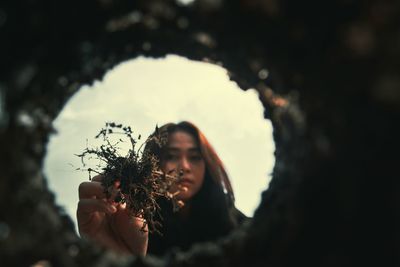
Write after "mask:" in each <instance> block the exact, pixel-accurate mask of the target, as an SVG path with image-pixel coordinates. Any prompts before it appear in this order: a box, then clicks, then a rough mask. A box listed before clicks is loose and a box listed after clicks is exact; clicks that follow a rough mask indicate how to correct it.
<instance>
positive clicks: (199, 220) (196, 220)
mask: <svg viewBox="0 0 400 267" xmlns="http://www.w3.org/2000/svg"><path fill="white" fill-rule="evenodd" d="M210 210H211V212H210V214H208V215H205V214H203V215H202V216H191V217H190V218H188V219H187V220H185V221H183V220H181V219H179V217H178V216H176V214H173V215H172V216H171V219H169V220H167V221H164V222H163V228H162V230H161V232H162V233H163V236H160V235H158V234H156V233H153V234H152V233H151V234H150V235H149V246H148V253H149V254H154V255H163V254H164V253H165V252H166V251H167V250H169V249H172V248H174V247H175V248H176V247H177V248H180V249H182V250H187V249H189V248H190V247H191V246H192V245H193V244H195V243H198V242H206V241H216V240H218V239H219V238H222V237H224V236H226V235H228V234H229V233H230V232H232V231H233V230H234V229H235V228H236V227H238V226H240V225H241V224H242V223H243V222H244V221H245V220H246V219H248V218H247V217H246V216H245V215H244V214H243V213H242V212H240V211H239V210H238V209H236V208H232V209H231V212H230V214H229V220H226V218H222V217H221V216H224V215H223V213H222V214H221V213H220V214H211V213H213V212H212V209H210Z"/></svg>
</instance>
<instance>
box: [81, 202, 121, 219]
mask: <svg viewBox="0 0 400 267" xmlns="http://www.w3.org/2000/svg"><path fill="white" fill-rule="evenodd" d="M116 211H117V209H116V207H115V206H113V205H111V204H109V203H107V202H105V201H103V200H100V199H81V200H79V202H78V209H77V215H78V219H79V215H85V214H91V213H94V212H104V213H108V214H112V213H115V212H116Z"/></svg>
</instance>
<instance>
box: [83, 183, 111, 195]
mask: <svg viewBox="0 0 400 267" xmlns="http://www.w3.org/2000/svg"><path fill="white" fill-rule="evenodd" d="M78 191H79V199H90V198H98V199H103V198H106V195H105V193H104V187H103V186H102V185H101V183H99V182H83V183H81V184H80V185H79V189H78Z"/></svg>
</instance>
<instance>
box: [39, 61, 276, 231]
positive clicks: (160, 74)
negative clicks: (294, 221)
mask: <svg viewBox="0 0 400 267" xmlns="http://www.w3.org/2000/svg"><path fill="white" fill-rule="evenodd" d="M182 120H188V121H191V122H193V123H195V124H196V125H197V126H198V127H199V128H200V129H201V130H202V131H203V132H204V133H205V135H206V136H207V138H208V140H209V141H210V143H211V144H212V145H213V147H214V148H215V149H216V151H217V153H218V155H219V156H220V158H221V159H222V161H223V163H224V165H225V167H226V170H227V172H228V175H229V177H230V179H231V182H232V185H233V190H234V193H235V197H236V207H237V208H238V209H239V210H241V211H242V212H243V213H245V214H246V215H247V216H250V217H251V216H252V215H253V212H254V210H255V208H256V207H257V206H258V204H259V202H260V196H261V192H262V191H264V190H265V189H266V188H267V186H268V183H269V180H270V173H271V172H272V168H273V166H274V163H275V158H274V154H273V152H274V149H275V145H274V142H273V138H272V125H271V123H270V121H268V120H265V119H264V118H263V107H262V106H261V105H260V102H259V100H258V96H257V93H256V91H255V90H252V89H249V90H247V91H243V90H241V89H240V88H238V86H237V84H236V83H234V82H232V81H230V80H229V77H228V75H227V71H226V70H225V69H224V68H222V67H220V66H217V65H213V64H209V63H202V62H195V61H190V60H188V59H185V58H182V57H178V56H174V55H169V56H167V57H166V58H165V59H150V58H144V57H139V58H137V59H134V60H130V61H127V62H124V63H121V64H120V65H118V66H116V67H115V68H114V69H112V70H110V71H109V72H108V73H107V74H106V75H105V77H104V79H103V81H102V82H100V81H95V82H94V84H93V85H92V86H88V85H85V86H82V88H81V89H80V90H79V92H78V93H76V94H75V95H74V96H73V97H72V98H71V99H70V100H69V102H68V103H67V104H66V106H65V107H64V109H63V110H62V112H61V113H60V114H59V116H58V117H57V118H56V120H55V121H54V127H55V128H56V130H57V134H55V135H53V136H51V138H50V142H49V144H48V147H47V155H46V158H45V166H44V171H45V174H46V176H47V177H48V182H49V187H50V189H51V190H52V191H53V192H55V194H56V199H57V203H58V204H59V205H61V206H63V207H64V208H65V210H66V212H67V214H69V215H70V216H71V218H72V219H73V221H74V222H75V224H76V218H75V213H76V205H77V202H78V194H77V189H78V185H79V184H80V183H81V182H83V181H87V180H88V173H87V172H82V171H78V170H76V169H77V168H79V167H82V165H81V162H80V158H78V157H77V156H76V154H80V153H81V152H82V151H83V150H84V149H85V148H86V147H88V146H89V147H95V146H97V145H98V143H97V141H96V140H95V138H94V137H95V136H96V135H97V133H98V132H99V130H100V129H101V128H102V127H103V126H104V125H105V123H106V122H118V123H123V124H124V125H129V126H131V127H132V129H133V131H134V134H135V135H136V136H137V135H139V134H141V135H142V136H143V137H147V136H148V135H149V134H150V133H152V132H153V130H154V127H155V125H156V124H157V125H163V124H164V123H167V122H178V121H182ZM144 139H145V138H142V140H144Z"/></svg>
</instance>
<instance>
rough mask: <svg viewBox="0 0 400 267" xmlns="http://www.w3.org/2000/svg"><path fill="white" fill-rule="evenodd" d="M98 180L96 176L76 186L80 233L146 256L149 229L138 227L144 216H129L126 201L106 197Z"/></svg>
mask: <svg viewBox="0 0 400 267" xmlns="http://www.w3.org/2000/svg"><path fill="white" fill-rule="evenodd" d="M101 179H102V176H101V175H98V176H96V177H94V178H93V179H92V181H91V182H83V183H81V184H80V185H79V202H78V209H77V213H76V214H77V218H78V227H79V233H80V234H81V236H82V237H85V238H88V239H90V240H93V241H95V242H96V243H97V244H99V245H101V246H103V247H106V248H109V249H112V250H114V251H115V252H117V253H119V254H134V255H143V256H144V255H146V252H147V243H148V231H147V227H146V229H145V231H142V230H141V229H142V226H143V219H142V218H137V217H134V218H132V216H130V215H129V212H128V210H127V208H126V204H118V203H115V202H113V201H110V200H108V199H107V198H106V195H105V194H104V187H103V186H102V185H101Z"/></svg>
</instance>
